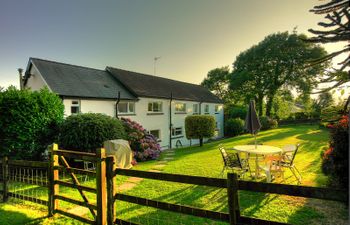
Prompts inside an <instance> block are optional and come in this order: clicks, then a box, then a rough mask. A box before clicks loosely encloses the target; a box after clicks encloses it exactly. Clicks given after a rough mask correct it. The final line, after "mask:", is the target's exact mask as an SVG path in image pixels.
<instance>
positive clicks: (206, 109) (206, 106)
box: [204, 104, 209, 114]
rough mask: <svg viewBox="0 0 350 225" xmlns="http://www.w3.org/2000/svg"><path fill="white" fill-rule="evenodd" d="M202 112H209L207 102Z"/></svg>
mask: <svg viewBox="0 0 350 225" xmlns="http://www.w3.org/2000/svg"><path fill="white" fill-rule="evenodd" d="M204 113H205V114H209V105H208V104H207V105H205V106H204Z"/></svg>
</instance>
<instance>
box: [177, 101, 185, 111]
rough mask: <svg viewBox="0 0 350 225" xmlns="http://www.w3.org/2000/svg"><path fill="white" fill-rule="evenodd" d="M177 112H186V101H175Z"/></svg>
mask: <svg viewBox="0 0 350 225" xmlns="http://www.w3.org/2000/svg"><path fill="white" fill-rule="evenodd" d="M175 112H180V113H185V112H186V104H185V103H175Z"/></svg>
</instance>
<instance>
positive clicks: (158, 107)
mask: <svg viewBox="0 0 350 225" xmlns="http://www.w3.org/2000/svg"><path fill="white" fill-rule="evenodd" d="M148 112H163V107H162V102H149V103H148Z"/></svg>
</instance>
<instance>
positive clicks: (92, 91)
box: [26, 58, 137, 100]
mask: <svg viewBox="0 0 350 225" xmlns="http://www.w3.org/2000/svg"><path fill="white" fill-rule="evenodd" d="M30 63H33V64H34V65H35V66H36V67H37V68H38V70H39V72H40V74H41V75H42V76H43V78H44V79H45V81H46V83H47V84H48V86H49V87H50V89H51V90H52V91H53V92H55V93H57V94H58V95H60V96H69V97H85V98H102V99H116V98H117V96H118V91H120V98H121V99H134V100H136V99H137V98H136V97H135V96H134V95H133V94H131V93H130V92H129V91H128V90H127V89H126V88H125V87H124V86H123V85H122V84H121V83H120V82H118V81H117V80H115V78H113V76H111V75H110V73H108V72H107V71H105V70H98V69H92V68H87V67H82V66H76V65H70V64H65V63H59V62H54V61H49V60H43V59H37V58H30V60H29V64H30ZM28 70H29V68H28V69H27V72H26V73H28Z"/></svg>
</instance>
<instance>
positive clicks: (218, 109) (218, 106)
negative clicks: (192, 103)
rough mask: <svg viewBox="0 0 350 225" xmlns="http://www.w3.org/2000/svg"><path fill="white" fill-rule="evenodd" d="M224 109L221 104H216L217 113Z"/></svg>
mask: <svg viewBox="0 0 350 225" xmlns="http://www.w3.org/2000/svg"><path fill="white" fill-rule="evenodd" d="M221 109H222V106H221V105H215V113H219V112H220V111H221Z"/></svg>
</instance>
